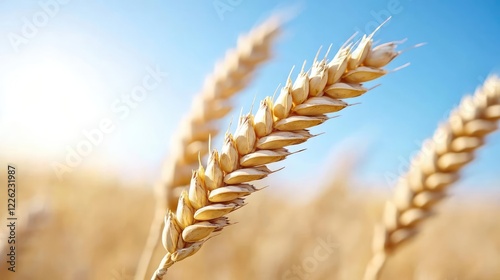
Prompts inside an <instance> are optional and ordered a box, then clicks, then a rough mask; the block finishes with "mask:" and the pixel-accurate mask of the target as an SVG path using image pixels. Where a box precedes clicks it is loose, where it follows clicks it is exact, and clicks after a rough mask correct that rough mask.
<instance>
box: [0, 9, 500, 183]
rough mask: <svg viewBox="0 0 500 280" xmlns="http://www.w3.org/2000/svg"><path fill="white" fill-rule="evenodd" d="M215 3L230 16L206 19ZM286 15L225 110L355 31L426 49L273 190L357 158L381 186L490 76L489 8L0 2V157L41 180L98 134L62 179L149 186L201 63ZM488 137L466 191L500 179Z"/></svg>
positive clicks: (299, 158) (494, 67)
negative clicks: (108, 179)
mask: <svg viewBox="0 0 500 280" xmlns="http://www.w3.org/2000/svg"><path fill="white" fill-rule="evenodd" d="M103 2H105V3H103ZM220 3H226V4H227V5H230V7H231V9H230V10H228V11H226V12H223V13H221V12H218V11H217V9H216V8H215V6H216V5H217V4H220ZM290 7H294V8H295V9H297V10H298V11H299V12H298V13H297V15H296V16H295V17H294V18H293V19H292V20H291V21H290V22H288V23H287V24H286V26H285V33H284V34H283V36H281V37H280V40H279V42H278V44H277V45H276V47H275V48H274V51H275V53H276V56H275V58H274V60H272V61H271V62H269V63H268V64H266V65H265V66H263V67H262V69H261V71H260V72H259V74H258V75H257V77H256V79H255V81H254V82H253V83H252V86H251V87H250V88H248V89H247V90H246V91H245V92H244V93H243V95H242V96H241V97H239V98H238V99H237V100H236V102H235V103H236V104H237V108H238V109H239V108H240V107H241V104H245V106H244V107H243V108H244V109H245V110H248V109H249V106H248V104H249V103H251V100H252V99H253V97H254V96H255V95H256V96H257V98H258V99H261V98H263V97H264V96H266V95H272V94H273V92H274V90H275V88H276V87H277V85H278V84H280V83H281V84H283V83H284V82H285V79H286V77H287V75H288V73H289V71H290V68H291V67H292V66H293V65H297V66H299V65H301V64H302V62H303V60H304V59H307V60H308V61H312V59H313V58H314V55H315V54H316V51H317V49H318V48H319V47H320V46H321V45H323V46H328V45H329V44H330V43H333V47H334V48H338V47H339V46H340V45H341V44H342V43H343V42H344V41H345V40H346V39H347V38H349V37H350V36H351V35H352V34H353V33H354V32H355V31H362V32H366V31H367V32H371V31H372V30H373V27H374V26H375V25H378V23H380V22H381V21H383V20H384V19H385V18H386V17H387V16H389V15H391V16H392V20H391V21H390V22H389V23H388V24H387V25H385V26H384V27H383V28H382V29H381V30H380V31H379V33H378V34H377V35H376V37H375V40H376V41H380V42H387V41H393V40H401V39H404V38H408V41H407V42H406V43H405V44H404V45H403V46H402V48H405V47H410V46H412V45H414V44H417V43H420V42H427V43H428V44H427V45H426V46H424V47H421V48H418V49H413V50H411V51H408V52H406V53H404V54H403V55H401V56H400V57H398V58H397V59H396V60H395V61H394V62H392V63H391V64H390V65H389V67H388V69H393V68H395V67H397V66H400V65H403V64H405V63H406V62H410V63H411V65H410V67H408V68H405V69H403V70H401V71H398V72H396V73H391V74H390V75H388V76H386V77H383V78H382V79H380V83H382V85H381V86H380V87H378V88H377V89H375V90H373V91H371V92H369V93H368V94H366V95H365V96H363V97H361V98H359V99H358V100H356V101H354V100H353V102H361V104H360V105H358V106H354V107H349V108H347V109H345V110H344V111H342V112H341V114H340V115H341V117H340V118H336V119H333V120H331V121H329V122H328V123H327V124H325V125H323V126H321V127H319V128H315V129H314V130H313V132H315V133H319V132H326V134H324V135H322V136H320V137H316V138H314V139H312V140H311V141H309V142H308V143H307V144H305V145H302V146H303V147H306V148H308V150H307V151H306V152H303V153H301V154H298V155H294V156H293V158H290V159H288V161H289V162H290V163H289V164H286V166H287V168H286V169H285V170H283V171H281V172H280V173H281V174H279V175H278V174H276V175H275V176H276V178H278V179H283V178H286V177H287V176H296V175H295V174H298V173H297V172H299V171H303V173H305V174H307V175H305V176H304V177H302V178H296V179H297V180H295V184H297V185H301V184H305V182H306V181H308V180H309V179H310V178H314V177H316V176H317V175H324V174H325V173H326V172H331V171H332V169H333V168H334V167H335V165H336V164H339V163H342V162H343V161H344V160H345V159H344V157H346V155H348V154H350V153H351V154H352V153H354V152H356V151H364V155H363V158H362V161H361V162H360V163H359V164H362V165H361V166H360V168H359V169H357V171H356V172H357V176H356V177H357V178H359V180H360V181H362V182H366V185H375V183H376V185H379V186H382V187H386V188H389V187H390V185H389V184H387V183H386V182H385V181H386V179H385V175H386V174H389V173H393V174H398V172H399V171H398V170H399V169H400V170H404V169H405V161H406V160H407V159H408V158H409V157H410V155H411V154H413V153H414V152H416V151H417V150H418V149H419V145H420V143H421V141H422V140H423V139H425V138H427V137H429V136H431V135H432V133H433V131H434V129H435V128H436V126H437V124H438V122H439V121H442V120H444V119H445V116H446V114H447V113H448V112H449V111H450V109H452V108H453V107H454V106H456V105H457V104H458V102H459V101H460V99H461V97H462V96H464V95H465V94H468V93H471V92H473V91H474V89H475V87H476V86H477V85H479V84H480V83H481V82H482V81H483V80H484V79H485V77H486V76H487V75H488V74H489V73H493V72H496V73H500V71H499V70H500V55H499V54H498V50H499V46H500V36H499V35H500V3H499V2H498V1H493V0H490V1H449V0H447V1H416V0H413V1H412V0H381V1H368V0H362V1H347V0H338V1H262V0H260V1H249V0H221V1H123V0H121V1H117V0H115V1H81V0H64V1H63V0H60V1H59V2H58V1H56V0H40V1H13V0H11V1H1V2H0V149H1V153H0V154H2V157H4V155H5V157H7V158H8V157H11V158H13V159H12V160H10V159H9V160H7V161H10V162H16V161H21V160H22V159H30V160H32V161H36V162H38V163H39V164H41V165H43V166H46V167H47V168H48V170H52V169H51V167H50V166H52V165H53V164H54V162H58V163H61V164H63V163H64V162H65V157H66V155H67V154H68V150H67V149H68V148H69V149H71V148H76V146H77V145H78V144H79V143H80V142H81V141H82V139H85V138H84V137H85V136H84V132H83V131H84V130H85V131H87V132H88V133H90V131H94V130H95V129H98V128H100V126H101V125H102V126H104V130H105V131H108V132H105V133H103V137H102V139H101V138H99V137H98V138H99V139H97V140H96V141H97V142H96V143H97V144H96V145H95V146H93V147H91V149H92V151H90V152H89V154H88V155H87V156H85V157H84V158H83V159H82V162H81V163H80V164H78V166H76V167H75V169H77V168H84V167H92V166H97V167H99V168H100V169H101V170H103V172H111V173H110V174H120V175H122V176H126V177H134V176H136V177H137V176H139V177H138V178H139V179H146V180H149V181H151V182H153V181H155V179H156V176H157V175H158V170H159V168H160V163H161V162H162V160H163V159H164V158H165V156H166V155H167V153H168V148H169V143H170V139H171V137H172V134H173V131H174V130H175V128H176V127H177V123H178V121H179V119H180V118H181V117H182V115H183V114H185V113H186V112H187V110H189V108H190V106H191V104H190V100H191V99H192V97H193V96H194V94H195V93H196V92H197V91H198V90H199V89H200V88H201V85H202V83H203V79H204V77H205V76H206V75H207V74H209V73H210V72H211V71H212V69H213V66H214V63H215V62H216V61H218V60H220V59H221V58H222V57H223V55H224V53H225V51H226V50H227V49H228V48H232V47H234V46H235V44H236V40H237V38H238V36H239V35H240V34H242V33H246V32H247V31H248V30H250V29H251V28H252V27H253V26H255V25H256V24H258V23H259V22H260V21H262V20H263V19H265V18H266V17H267V16H269V15H270V14H272V13H273V12H274V11H279V10H282V9H284V8H287V9H289V8H290ZM153 72H155V73H156V74H154V73H153ZM151 73H153V74H151ZM162 73H168V74H167V75H164V74H162ZM295 74H296V73H295ZM145 77H153V80H150V81H149V82H150V83H149V84H150V85H152V86H151V87H150V89H149V90H148V91H147V92H146V93H145V95H144V96H145V97H144V100H142V101H140V102H138V103H137V104H134V105H133V106H132V105H126V104H128V103H126V101H125V99H126V98H127V96H129V95H130V93H131V91H132V89H133V88H134V87H136V86H138V85H142V84H143V83H144V79H146V78H145ZM155 77H156V79H154V78H155ZM371 84H372V85H374V84H376V83H371ZM123 106H127V107H128V108H124V107H123ZM120 108H121V109H120ZM238 113H239V110H236V112H234V114H233V115H232V116H233V117H235V116H237V114H238ZM103 121H104V124H102V122H103ZM488 140H489V145H488V146H487V147H485V148H484V149H482V150H481V152H480V153H479V154H478V160H477V161H475V162H474V163H473V164H472V165H471V166H468V167H467V169H466V171H465V172H464V174H465V178H466V180H465V181H464V184H465V183H467V184H468V186H469V187H470V188H483V187H488V186H489V187H490V188H491V187H494V186H498V184H499V182H500V175H499V172H498V171H499V167H498V166H499V164H500V161H499V160H500V159H499V155H500V135H499V134H498V133H497V134H496V135H492V136H490V137H489V138H488ZM219 146H220V140H219V141H218V142H217V143H216V147H219ZM73 170H74V169H73ZM131 174H135V175H131ZM299 187H301V188H302V186H299ZM306 188H310V186H307V187H306Z"/></svg>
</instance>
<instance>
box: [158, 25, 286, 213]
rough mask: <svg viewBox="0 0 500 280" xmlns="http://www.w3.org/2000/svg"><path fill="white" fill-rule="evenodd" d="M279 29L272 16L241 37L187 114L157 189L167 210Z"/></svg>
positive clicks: (268, 54)
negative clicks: (232, 99) (164, 201)
mask: <svg viewBox="0 0 500 280" xmlns="http://www.w3.org/2000/svg"><path fill="white" fill-rule="evenodd" d="M280 26H281V18H280V17H278V16H272V17H270V18H269V19H267V20H266V21H264V22H263V23H262V24H260V25H259V26H257V27H256V28H254V29H253V30H251V31H250V32H249V33H248V34H247V35H246V36H244V37H241V38H240V39H239V40H238V45H237V47H236V49H233V50H230V51H228V52H227V54H226V56H225V58H224V60H223V61H221V62H220V63H218V64H217V65H216V66H215V69H214V72H213V74H211V75H210V76H208V77H207V78H206V80H205V82H204V85H203V88H202V90H201V92H200V93H199V94H198V95H197V97H196V98H195V100H194V101H193V107H192V108H191V111H190V113H189V114H188V115H187V118H186V119H184V120H183V122H182V123H181V124H180V130H179V131H178V132H177V133H175V134H174V135H176V139H175V141H174V146H173V147H172V148H171V152H173V154H172V156H170V157H169V158H168V160H167V161H166V162H165V165H164V168H163V171H164V174H163V176H162V177H163V178H162V183H161V184H159V187H160V191H162V190H165V191H166V194H162V195H160V197H161V199H166V201H167V207H168V209H171V210H174V211H175V207H177V200H178V199H179V194H180V190H181V189H182V188H183V187H185V186H186V185H189V180H190V179H191V170H193V169H196V167H197V163H198V155H201V156H205V155H206V154H207V153H208V149H207V147H208V138H209V135H211V136H212V137H214V136H216V135H217V134H218V133H219V131H220V129H219V127H218V126H217V125H216V124H215V123H214V122H215V121H217V120H220V119H222V118H223V117H225V116H226V115H227V114H228V113H229V112H230V111H231V110H232V109H233V106H232V104H230V102H229V99H230V98H231V97H233V96H234V95H235V94H236V93H237V92H240V91H242V90H243V89H244V88H245V87H246V86H247V84H248V83H249V82H250V80H251V78H252V77H253V75H254V74H255V72H256V70H257V68H258V66H259V65H261V64H262V63H264V62H266V61H267V60H269V59H270V58H271V46H272V45H273V43H274V42H275V39H276V37H277V35H278V34H279V33H280ZM165 195H166V197H165ZM162 196H163V197H162ZM162 211H165V209H162Z"/></svg>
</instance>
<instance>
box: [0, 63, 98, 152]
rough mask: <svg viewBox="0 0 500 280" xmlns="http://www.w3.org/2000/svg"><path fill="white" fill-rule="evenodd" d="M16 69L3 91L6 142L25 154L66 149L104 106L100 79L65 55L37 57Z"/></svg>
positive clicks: (0, 122) (1, 125)
mask: <svg viewBox="0 0 500 280" xmlns="http://www.w3.org/2000/svg"><path fill="white" fill-rule="evenodd" d="M80 63H81V62H80ZM76 65H78V64H76ZM11 69H12V71H10V73H9V74H8V75H7V77H5V83H4V85H3V86H4V90H3V92H1V93H0V94H1V95H3V96H0V97H1V99H2V105H1V107H2V112H1V116H2V119H1V120H0V131H2V135H7V136H6V137H5V138H6V139H5V138H4V141H2V142H4V144H7V146H8V147H9V146H10V147H13V146H15V147H16V148H14V149H16V150H18V151H21V152H23V153H26V152H28V153H37V154H38V155H41V154H40V153H42V154H54V153H60V152H62V151H63V150H64V147H65V146H66V145H68V144H71V141H72V139H74V138H75V137H77V136H78V133H79V132H80V131H81V130H82V129H83V128H84V127H85V125H88V123H89V122H91V121H92V117H93V116H95V115H96V114H97V112H98V110H99V107H98V106H97V104H99V103H100V102H102V99H100V98H99V97H98V96H97V94H96V92H95V90H94V89H95V78H94V77H88V75H87V76H85V75H83V74H82V73H83V72H82V71H79V69H78V67H77V66H75V63H73V61H70V60H68V59H66V58H65V57H64V56H62V55H37V56H31V57H30V58H25V59H24V63H19V64H17V65H15V66H14V67H12V68H11ZM92 85H94V86H92ZM6 132H7V133H6ZM5 140H7V141H5ZM5 142H7V143H5ZM9 142H10V143H9Z"/></svg>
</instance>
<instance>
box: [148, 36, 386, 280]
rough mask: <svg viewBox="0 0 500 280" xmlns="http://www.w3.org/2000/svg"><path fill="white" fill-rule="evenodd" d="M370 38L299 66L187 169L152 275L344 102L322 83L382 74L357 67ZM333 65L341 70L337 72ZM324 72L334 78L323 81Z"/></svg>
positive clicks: (188, 248) (203, 235) (196, 241)
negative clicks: (295, 73) (308, 70)
mask: <svg viewBox="0 0 500 280" xmlns="http://www.w3.org/2000/svg"><path fill="white" fill-rule="evenodd" d="M372 37H373V34H371V35H369V36H364V37H363V41H362V43H360V44H359V45H358V46H357V47H356V48H355V49H354V51H353V52H352V53H351V45H347V46H343V47H342V48H341V50H340V51H339V53H338V54H337V55H336V56H335V58H334V60H333V61H335V63H328V64H327V61H326V57H325V58H324V59H323V60H321V61H318V60H317V58H316V59H315V61H314V62H313V66H312V71H311V75H310V76H308V75H307V74H305V73H304V71H303V70H302V71H301V73H300V74H299V79H298V80H297V81H296V82H295V83H292V81H291V79H290V77H289V78H288V80H287V82H286V84H285V86H284V87H283V88H282V89H281V91H280V94H279V96H278V97H277V100H276V101H275V102H274V104H273V102H272V101H271V99H270V98H265V99H264V100H263V101H262V102H261V104H260V107H259V109H258V112H257V113H256V115H255V117H254V116H253V115H252V114H250V113H249V114H247V115H245V116H242V117H240V120H239V124H238V127H237V129H236V132H235V134H234V135H231V134H229V133H227V134H226V136H225V141H224V146H223V148H222V149H221V153H218V152H216V151H214V152H212V153H211V154H210V157H209V160H208V161H209V163H208V164H207V167H203V166H202V164H201V163H200V164H199V167H198V169H197V170H196V171H193V172H192V177H191V182H190V187H189V190H184V191H183V192H182V194H181V196H180V199H179V200H178V207H177V211H176V212H175V213H174V212H172V211H169V212H168V214H167V215H166V217H165V227H164V231H163V236H162V241H163V246H164V248H165V249H166V250H167V254H166V255H165V257H164V258H163V260H162V261H161V263H160V265H159V267H158V269H157V270H156V272H155V273H154V275H153V277H152V279H163V276H164V275H165V274H166V272H167V269H168V268H169V267H170V266H172V265H173V264H174V263H175V262H178V261H181V260H183V259H184V258H187V257H189V256H191V255H193V254H195V253H196V252H197V251H198V250H199V249H200V248H201V246H202V245H203V243H204V242H205V241H206V240H208V239H209V238H210V237H211V236H213V234H214V233H215V232H218V231H220V230H222V229H223V228H224V227H226V226H228V225H230V222H229V220H228V218H227V217H225V215H226V214H228V213H230V212H232V211H234V210H236V209H238V208H240V207H242V206H243V205H244V198H243V197H244V196H246V195H249V194H251V193H252V192H254V191H256V190H257V189H256V188H254V187H253V186H251V185H249V184H247V183H248V182H250V181H254V180H259V179H262V178H265V177H267V176H268V175H269V174H271V173H273V172H275V171H272V170H270V169H269V168H268V167H267V166H266V164H268V163H272V162H277V161H280V160H283V159H285V158H286V157H287V155H289V154H290V152H289V151H288V150H287V149H286V147H287V146H290V145H296V144H300V143H303V142H305V141H307V140H308V139H310V138H312V137H314V135H312V134H311V133H310V132H309V131H308V130H307V129H308V128H310V127H314V126H316V125H319V124H321V123H323V122H324V121H325V120H326V119H327V117H326V116H325V115H324V114H327V113H333V112H337V111H339V110H342V109H344V108H345V107H347V106H348V104H347V103H346V102H344V101H342V100H338V99H334V98H332V97H329V96H328V95H325V91H324V90H325V87H327V86H331V85H333V84H334V83H336V82H345V81H344V79H346V78H348V79H351V80H352V77H353V76H356V83H362V82H364V81H368V80H372V79H374V78H377V77H378V74H377V75H376V76H373V75H372V74H371V73H372V72H376V71H375V70H377V71H378V72H382V71H381V70H380V69H379V68H369V70H368V71H367V70H365V68H368V67H365V66H364V65H363V62H364V59H366V58H367V57H371V56H370V51H371V46H372ZM391 52H392V50H391ZM373 59H376V60H380V59H377V58H373ZM339 60H340V62H339ZM389 61H390V60H389ZM389 61H387V63H388V62H389ZM387 63H385V64H384V63H380V65H382V64H383V65H382V66H385V65H386V64H387ZM338 64H341V65H340V66H339V65H338ZM331 68H334V69H331ZM338 69H341V70H340V71H345V72H343V73H340V74H338V73H336V71H339V70H338ZM360 69H361V70H360ZM329 73H333V75H336V76H338V78H335V77H334V79H330V82H331V83H328V80H329V79H328V75H329ZM353 73H354V74H353ZM356 73H364V74H363V75H358V74H356ZM360 86H361V85H360ZM307 89H308V90H307ZM306 90H307V91H306ZM357 95H360V94H358V93H356V96H357ZM348 97H351V96H348ZM352 97H353V96H352ZM277 127H279V129H278V128H277ZM215 182H217V183H215ZM220 189H222V191H219V190H220Z"/></svg>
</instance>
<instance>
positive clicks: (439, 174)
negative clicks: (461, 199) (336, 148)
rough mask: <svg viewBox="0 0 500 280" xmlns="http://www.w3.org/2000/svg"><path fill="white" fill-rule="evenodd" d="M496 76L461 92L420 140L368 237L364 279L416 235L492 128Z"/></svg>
mask: <svg viewBox="0 0 500 280" xmlns="http://www.w3.org/2000/svg"><path fill="white" fill-rule="evenodd" d="M499 119H500V79H499V77H497V76H491V77H489V78H488V79H487V80H486V81H485V83H484V85H483V86H482V87H481V88H478V89H477V90H476V92H475V94H474V95H473V96H466V97H465V98H464V99H463V100H462V102H461V103H460V105H459V106H458V108H456V109H455V110H454V111H453V112H452V113H451V114H450V117H449V119H448V121H447V122H446V123H444V124H442V125H441V126H439V127H438V129H437V130H436V132H435V133H434V136H433V137H432V138H431V139H430V140H428V141H427V142H425V143H424V144H423V147H422V150H421V152H420V154H419V155H418V156H417V157H416V158H414V159H413V161H412V164H411V167H410V170H409V171H408V173H407V174H405V175H404V176H402V177H401V178H400V180H399V182H398V184H397V186H396V189H395V193H394V197H393V199H392V200H390V201H388V202H387V203H386V206H385V209H384V217H383V222H382V225H381V226H380V227H379V228H377V229H376V231H375V236H374V240H373V250H374V255H373V257H372V259H371V261H370V263H369V265H368V267H367V270H366V272H365V277H364V279H365V280H370V279H379V275H380V273H381V271H382V269H383V267H384V265H385V263H386V260H387V258H388V257H389V256H390V255H392V254H394V251H395V249H397V248H399V247H400V246H401V244H402V243H403V242H405V241H407V240H409V239H410V238H411V237H413V236H415V235H416V234H417V233H418V225H419V224H420V222H422V221H423V220H425V219H427V218H428V217H429V216H431V215H432V214H433V208H434V205H435V204H436V203H438V202H439V201H441V200H442V199H443V198H444V197H445V196H446V190H447V188H448V187H449V186H450V185H451V184H453V183H454V182H456V181H457V180H458V179H459V172H460V170H461V169H462V168H463V167H464V166H465V165H466V164H468V163H469V162H471V161H472V160H473V159H474V152H475V151H476V150H477V149H478V148H480V147H481V146H482V145H484V143H485V137H486V136H487V135H488V134H489V133H491V132H493V131H495V130H496V129H497V128H498V124H497V121H498V120H499Z"/></svg>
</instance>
